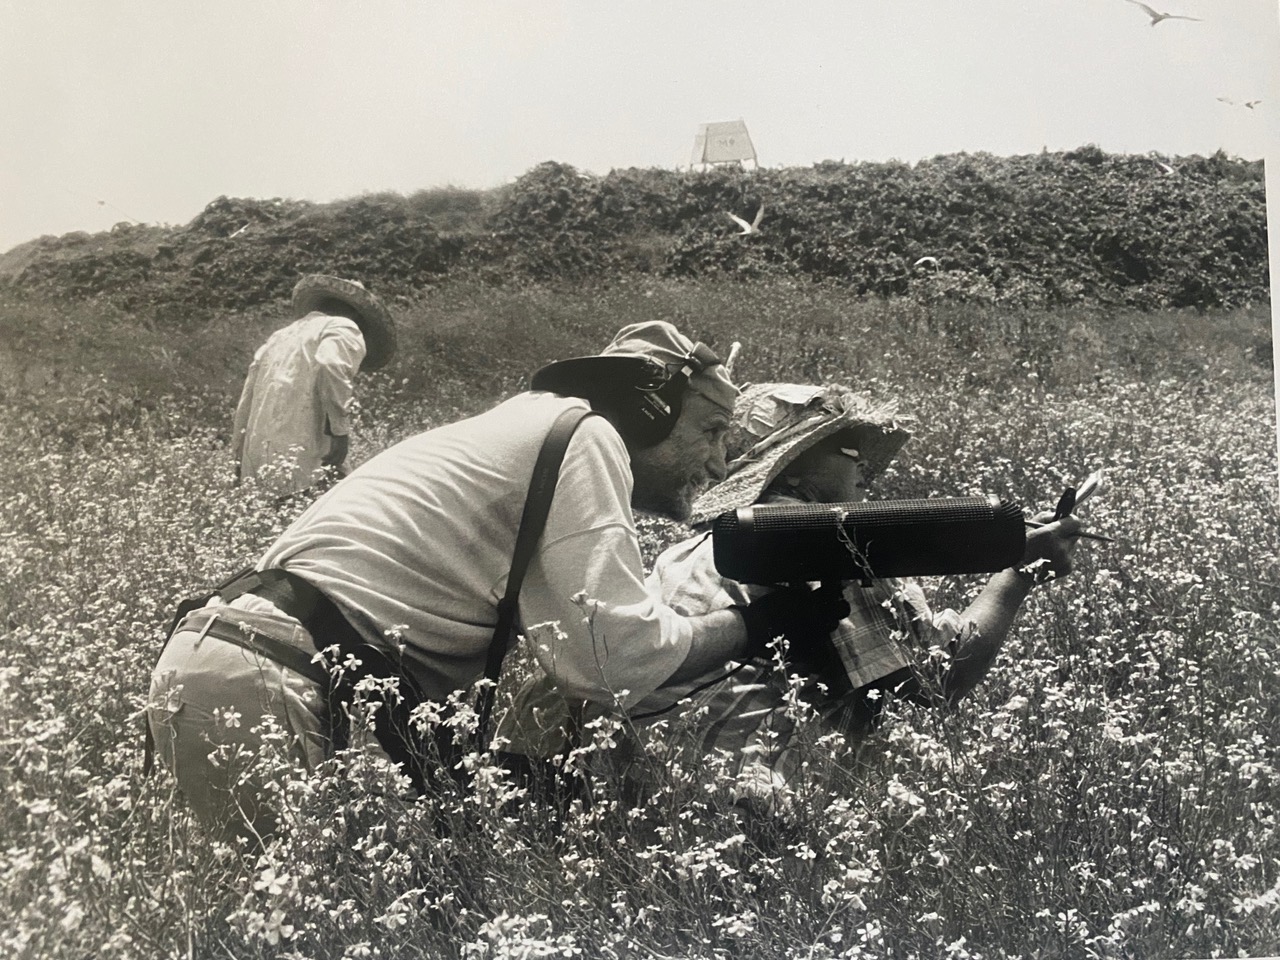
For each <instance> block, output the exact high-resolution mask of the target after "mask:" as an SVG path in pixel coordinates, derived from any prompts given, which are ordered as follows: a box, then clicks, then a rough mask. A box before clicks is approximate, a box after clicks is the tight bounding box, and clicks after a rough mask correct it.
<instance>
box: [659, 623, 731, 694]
mask: <svg viewBox="0 0 1280 960" xmlns="http://www.w3.org/2000/svg"><path fill="white" fill-rule="evenodd" d="M689 621H690V623H691V624H692V625H693V643H692V645H690V647H689V653H688V655H687V656H686V657H685V658H684V662H683V663H682V664H680V667H679V669H678V670H676V672H675V673H674V674H672V675H671V678H670V679H669V680H668V681H667V682H668V683H671V682H673V681H674V682H683V681H687V680H693V679H695V678H697V677H700V676H702V675H703V674H706V673H710V672H712V671H713V670H720V669H723V667H724V665H725V664H726V663H728V662H729V661H730V660H736V659H741V657H742V655H743V651H744V650H745V649H746V646H747V627H746V624H745V622H744V621H743V619H742V614H740V613H738V612H737V611H735V610H727V609H726V610H717V611H715V612H714V613H708V614H704V615H702V616H700V617H690V618H689Z"/></svg>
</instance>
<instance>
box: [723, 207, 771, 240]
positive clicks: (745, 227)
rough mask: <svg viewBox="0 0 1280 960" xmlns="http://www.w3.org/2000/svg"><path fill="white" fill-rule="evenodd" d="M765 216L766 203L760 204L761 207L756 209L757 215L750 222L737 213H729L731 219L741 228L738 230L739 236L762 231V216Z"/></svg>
mask: <svg viewBox="0 0 1280 960" xmlns="http://www.w3.org/2000/svg"><path fill="white" fill-rule="evenodd" d="M763 216H764V204H763V203H762V204H760V209H759V210H757V211H756V217H755V219H754V220H752V221H751V222H750V223H747V221H745V220H743V219H742V218H741V217H740V216H738V215H737V214H736V213H730V214H728V217H729V219H730V220H732V221H733V222H734V223H736V224H737V225H738V226H739V227H741V229H740V230H739V231H738V235H739V236H746V235H747V234H749V233H759V232H760V218H761V217H763Z"/></svg>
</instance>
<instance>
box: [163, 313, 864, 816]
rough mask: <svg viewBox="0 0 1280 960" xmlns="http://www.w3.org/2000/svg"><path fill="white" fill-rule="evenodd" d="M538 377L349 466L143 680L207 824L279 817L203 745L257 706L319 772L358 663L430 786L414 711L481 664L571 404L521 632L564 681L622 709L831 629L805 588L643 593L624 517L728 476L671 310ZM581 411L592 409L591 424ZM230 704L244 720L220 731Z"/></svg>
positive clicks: (242, 740)
mask: <svg viewBox="0 0 1280 960" xmlns="http://www.w3.org/2000/svg"><path fill="white" fill-rule="evenodd" d="M533 386H534V388H535V389H532V390H530V391H528V392H525V393H521V394H519V395H517V396H515V397H512V398H511V399H509V400H507V401H505V402H504V403H502V404H500V405H498V406H497V407H495V408H494V409H492V410H490V411H488V412H486V413H483V414H480V415H479V416H476V417H472V418H470V419H467V420H463V421H460V422H458V423H454V424H450V425H447V426H443V427H439V428H437V429H434V430H429V431H427V432H425V433H422V434H419V435H417V436H414V437H411V438H410V439H408V440H405V441H403V442H402V443H400V444H397V445H396V446H394V447H392V448H390V449H388V450H386V451H384V452H383V453H381V454H379V455H377V456H375V457H373V458H372V459H370V460H368V461H367V462H365V463H364V464H362V465H361V466H360V467H359V468H358V469H357V470H355V471H354V472H353V473H351V474H350V476H349V477H347V478H346V479H345V480H344V481H343V482H342V483H340V484H338V485H337V486H336V487H334V488H333V489H332V490H330V491H329V492H328V493H327V494H325V495H324V496H323V497H322V498H320V499H319V500H317V501H316V502H315V503H314V504H312V506H311V507H310V508H309V509H308V510H307V511H306V512H305V513H304V514H303V515H302V516H301V517H299V518H298V520H297V521H296V522H295V523H294V524H293V525H292V526H291V527H289V528H288V529H287V530H286V531H285V532H284V534H283V535H282V536H281V537H280V538H279V539H278V540H277V541H276V542H275V543H274V544H273V545H272V546H271V547H270V548H269V549H268V550H267V551H266V553H265V555H264V556H263V557H262V559H261V560H260V561H259V563H258V565H257V570H256V571H255V572H253V573H251V574H248V575H246V576H244V577H242V578H239V579H238V580H236V581H234V582H232V583H230V584H228V585H224V586H223V587H222V588H221V592H220V595H219V596H217V597H215V598H213V599H212V600H210V601H209V603H208V604H207V605H206V606H204V607H201V608H199V609H197V610H195V611H194V612H191V613H189V614H188V615H187V616H186V617H185V619H183V620H182V622H181V623H180V624H179V625H178V626H177V629H176V630H175V631H174V633H173V634H172V636H171V638H170V639H169V641H168V643H167V646H166V647H165V650H164V652H163V654H162V655H161V657H160V660H159V663H158V664H157V666H156V668H155V670H154V673H153V676H152V688H151V702H150V707H149V711H148V713H149V717H148V719H149V723H150V728H151V730H152V733H153V736H154V738H155V741H156V744H157V750H158V754H159V756H160V758H161V760H162V761H163V762H164V763H165V764H166V765H167V766H168V767H169V769H170V770H172V772H173V773H174V775H175V776H176V778H177V782H178V784H179V786H180V787H181V789H182V790H183V792H184V793H185V794H186V796H187V798H188V799H189V801H190V802H191V804H192V807H193V809H194V811H195V813H196V814H197V816H198V817H199V818H200V819H201V820H202V821H203V822H204V823H206V824H207V825H208V826H210V827H211V828H213V829H215V830H217V831H219V832H222V833H224V834H241V835H247V836H250V837H251V838H257V839H262V838H265V837H266V836H268V835H269V834H271V833H272V832H273V831H275V830H277V829H279V825H280V822H281V817H280V813H281V811H279V810H277V809H273V808H272V806H271V804H270V803H268V802H267V801H268V798H267V797H265V796H264V795H263V790H262V788H261V785H260V784H257V783H255V782H253V781H252V780H248V781H244V780H240V779H237V778H233V777H231V776H229V774H228V770H227V767H226V765H225V764H220V763H218V762H217V761H216V760H211V759H210V753H211V750H213V749H214V748H216V747H219V746H224V747H227V748H234V747H237V746H243V747H247V748H249V749H251V750H252V749H254V748H255V747H256V746H257V734H256V733H255V732H254V731H255V729H256V728H258V727H259V725H260V724H261V723H262V721H263V720H264V718H268V717H270V718H273V719H274V721H275V722H276V724H278V725H279V726H280V727H282V728H283V729H284V731H285V733H286V738H287V742H288V745H289V749H290V751H291V755H292V756H293V758H294V759H295V760H296V762H297V763H298V764H300V765H301V766H303V767H306V768H314V767H315V765H316V764H318V763H319V762H321V761H322V760H323V759H325V758H326V757H328V756H330V755H331V754H332V752H333V750H334V749H335V746H336V745H341V736H342V733H341V729H342V725H341V720H342V714H343V711H344V703H345V702H349V698H350V687H351V685H352V683H351V681H352V680H353V679H358V677H359V676H361V675H364V676H373V677H375V678H377V677H394V678H396V679H397V680H399V681H400V682H401V690H402V691H403V692H406V693H407V694H408V695H409V700H408V703H403V704H400V705H399V706H398V707H397V705H396V704H395V703H394V702H390V703H389V704H388V706H387V710H386V713H385V716H384V718H383V719H380V720H379V722H378V726H377V730H376V733H377V736H378V740H379V742H380V743H381V745H382V747H383V748H384V749H385V750H386V752H387V753H388V754H389V755H390V756H391V758H392V760H394V761H397V762H399V763H401V765H402V767H403V769H404V771H405V773H407V774H408V775H409V776H410V778H411V780H412V781H413V782H414V784H415V786H416V787H417V788H418V789H419V791H422V790H424V789H426V785H427V782H428V779H429V775H430V771H428V770H424V769H422V767H421V765H420V759H421V757H422V755H423V753H424V750H423V749H422V744H420V743H415V740H414V737H415V733H414V729H413V727H414V725H413V724H410V723H409V722H408V718H407V713H408V710H409V709H411V706H412V702H413V700H419V699H420V700H424V701H427V700H430V701H443V700H445V699H446V698H447V697H448V696H449V695H450V694H451V693H453V692H454V691H458V690H462V689H465V688H467V687H468V686H469V685H470V684H472V683H473V682H474V681H476V680H477V679H478V678H479V677H480V676H481V675H482V674H483V673H484V672H485V665H486V656H487V654H488V652H489V650H490V646H491V643H492V641H493V640H494V638H495V628H496V627H497V625H498V623H499V617H500V613H502V612H503V611H504V610H505V609H506V608H507V607H509V603H508V604H504V603H503V598H504V596H505V595H506V594H507V592H508V591H507V587H508V577H509V574H510V573H511V571H512V569H513V552H514V551H515V548H516V542H517V532H518V530H519V529H520V527H521V524H522V515H523V514H524V512H525V510H526V503H527V502H528V500H529V499H530V482H531V477H532V476H533V475H534V472H535V462H536V461H537V460H538V458H539V452H540V451H541V450H542V449H543V443H544V439H545V438H547V437H548V435H549V434H550V433H551V432H552V430H553V428H556V424H557V423H558V422H561V421H562V420H563V419H564V418H566V417H567V418H570V419H579V418H580V422H579V423H578V424H577V426H576V429H574V430H573V431H572V433H571V435H570V439H569V441H568V445H567V448H566V449H565V452H564V457H563V462H562V464H561V465H560V467H559V471H558V480H556V481H555V483H554V497H553V498H552V500H551V503H550V509H549V513H548V514H547V516H546V520H545V525H544V527H543V529H542V530H541V535H540V536H539V537H538V539H537V542H536V546H535V548H534V549H533V550H532V552H531V556H530V557H529V560H528V563H527V568H526V572H525V575H524V579H523V586H522V588H521V589H520V591H519V595H518V602H517V604H516V606H515V609H514V613H515V626H516V627H517V628H520V629H522V628H523V625H525V624H538V623H545V622H556V623H558V624H559V625H560V631H559V633H558V636H559V638H560V639H559V640H558V641H557V645H556V648H555V649H554V650H551V651H548V652H547V655H546V658H545V662H546V663H547V664H548V669H549V673H550V676H551V677H552V678H553V680H554V682H555V684H556V686H557V689H560V690H563V691H566V693H567V694H568V695H569V696H571V697H574V698H578V699H580V700H584V701H590V702H598V703H601V704H606V705H608V706H609V707H611V708H614V707H620V708H622V709H627V708H630V707H631V706H633V705H634V704H635V703H637V702H638V701H640V700H642V699H643V698H645V697H647V696H649V695H650V694H651V693H652V692H653V691H654V690H655V689H657V688H658V687H659V686H661V685H662V684H664V683H672V682H677V683H678V682H682V681H684V680H686V679H688V678H692V677H697V676H702V675H704V674H706V673H707V672H708V671H714V670H716V669H719V668H721V667H722V665H723V664H724V663H725V662H726V661H728V660H731V659H735V658H737V659H741V658H743V657H748V656H751V655H753V653H754V652H756V651H755V650H754V648H753V647H752V646H751V645H750V641H749V637H750V638H753V639H754V638H758V637H760V636H764V635H766V634H771V632H772V630H773V629H774V625H776V624H777V623H778V622H781V620H783V619H785V620H786V621H788V622H798V621H801V620H804V621H806V622H808V621H812V622H813V623H814V624H815V630H816V631H817V632H819V633H822V634H825V633H826V632H829V631H830V630H831V629H832V628H833V627H834V625H835V624H836V623H837V622H838V621H839V619H840V618H841V617H842V616H843V615H844V614H845V613H846V612H847V606H845V605H844V603H843V601H840V602H833V601H832V600H829V599H819V598H818V597H817V596H816V595H814V596H812V597H800V596H797V597H791V598H789V599H787V600H786V601H784V602H783V603H781V604H780V603H778V602H777V601H774V602H773V603H769V604H764V605H762V606H757V605H754V604H753V605H748V606H747V607H745V608H744V609H743V610H729V609H719V610H710V611H706V612H704V613H699V614H697V615H693V616H687V615H684V614H681V613H679V612H677V611H676V610H674V609H672V608H671V607H670V606H668V605H666V604H664V603H662V602H660V601H659V600H657V599H656V598H655V597H654V596H653V595H651V594H650V593H649V592H648V590H647V588H646V585H645V580H644V572H643V569H642V566H641V557H640V550H639V544H638V541H637V536H636V527H635V521H634V515H633V508H634V509H638V510H645V511H649V512H652V513H655V514H658V515H661V516H666V517H670V518H673V519H685V518H687V517H688V516H689V513H690V511H691V509H692V505H693V501H694V499H695V498H696V497H697V496H698V494H699V493H700V492H701V491H702V490H703V489H704V488H705V487H706V486H707V485H708V484H709V483H711V482H713V481H716V480H720V479H723V477H724V476H725V470H726V465H725V442H726V437H727V435H728V432H729V428H730V425H731V423H732V414H733V406H734V401H735V399H736V396H737V393H738V390H737V388H736V387H735V386H734V385H733V383H732V382H731V380H730V378H729V376H728V375H727V374H726V372H725V368H724V365H723V364H722V363H721V362H720V361H719V360H718V359H717V358H716V357H715V355H714V354H712V353H711V351H710V350H709V349H708V348H706V347H705V346H703V345H702V344H694V343H692V342H691V341H690V340H689V339H688V338H686V337H685V336H683V335H682V334H681V333H679V332H678V331H677V330H676V329H675V328H674V327H673V326H671V325H670V324H668V323H665V322H647V323H641V324H634V325H632V326H629V327H626V328H624V329H623V330H622V331H620V332H619V333H618V335H617V336H616V337H615V338H614V340H613V342H612V343H610V344H609V346H608V347H606V348H605V349H604V350H603V351H602V352H601V353H600V354H599V355H598V356H593V357H579V358H575V359H571V360H565V361H560V362H558V363H554V364H551V365H550V366H549V367H546V368H544V369H543V370H541V371H539V373H538V374H537V375H535V377H534V380H533ZM592 408H594V411H595V412H597V413H598V414H599V416H591V415H585V414H586V413H587V412H588V411H589V410H591V409H592ZM556 429H558V428H556ZM582 596H585V597H587V598H590V600H591V601H598V603H593V604H591V606H592V608H593V613H592V617H591V620H590V622H588V621H587V620H585V619H584V616H583V609H582V607H581V606H580V605H579V603H580V601H579V602H578V603H576V602H575V598H580V597H582ZM332 646H336V647H337V648H338V649H339V651H340V654H341V655H340V657H339V662H342V660H343V659H345V658H346V657H347V656H348V655H352V656H354V657H355V658H356V659H358V660H359V661H361V664H362V666H361V668H360V669H357V670H354V671H352V670H349V671H347V672H346V674H344V677H345V679H344V680H343V681H342V682H339V683H326V677H325V676H324V674H323V673H322V672H318V671H317V669H316V668H317V667H318V666H319V665H318V664H315V663H312V657H313V656H314V655H315V653H316V651H318V650H324V649H326V648H329V647H332ZM350 674H354V677H353V676H350ZM229 711H230V712H231V713H234V714H235V715H236V720H237V722H236V724H235V725H232V724H228V723H225V722H220V721H222V720H224V719H225V718H226V717H227V716H229V715H230V714H229ZM335 738H336V739H335Z"/></svg>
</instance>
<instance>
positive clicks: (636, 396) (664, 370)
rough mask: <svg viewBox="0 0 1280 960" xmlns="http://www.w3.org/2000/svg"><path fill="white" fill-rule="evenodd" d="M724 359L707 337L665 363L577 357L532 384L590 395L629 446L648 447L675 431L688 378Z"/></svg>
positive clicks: (612, 356)
mask: <svg viewBox="0 0 1280 960" xmlns="http://www.w3.org/2000/svg"><path fill="white" fill-rule="evenodd" d="M721 362H722V361H721V360H720V358H719V357H717V356H716V355H715V353H714V351H712V349H711V348H710V347H708V346H707V345H706V344H704V343H696V344H694V346H693V351H692V352H691V353H690V354H689V355H688V356H687V357H685V358H684V359H682V360H680V361H678V362H676V363H672V364H667V365H665V366H664V365H663V364H661V363H659V362H658V361H657V360H654V359H653V358H651V357H644V356H639V355H635V354H632V355H627V354H609V355H605V356H595V357H577V358H575V359H572V360H561V361H559V362H557V363H552V364H548V365H547V366H545V367H543V368H542V369H541V370H539V371H538V372H537V373H535V374H534V375H533V380H532V381H531V382H530V388H531V389H533V390H550V391H552V392H553V393H558V394H561V395H562V396H566V397H581V398H583V399H584V400H587V401H589V402H590V403H591V406H592V409H594V410H597V411H599V412H600V413H603V414H606V415H607V416H608V417H609V418H610V420H612V421H613V423H614V426H616V427H617V428H618V432H619V433H620V434H622V438H623V439H624V440H625V441H626V442H627V445H628V446H630V447H633V448H635V449H639V450H643V449H644V448H646V447H652V446H656V445H657V444H659V443H661V442H662V441H663V440H665V439H666V438H667V437H668V436H670V434H671V431H672V429H673V428H674V427H675V425H676V421H677V420H679V419H680V411H681V410H683V409H684V395H685V388H686V387H687V386H688V383H689V378H690V377H692V376H693V375H694V374H695V373H701V372H702V371H703V370H708V369H710V368H711V367H714V366H716V365H717V364H719V363H721Z"/></svg>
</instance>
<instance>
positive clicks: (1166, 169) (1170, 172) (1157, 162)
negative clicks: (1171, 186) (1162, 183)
mask: <svg viewBox="0 0 1280 960" xmlns="http://www.w3.org/2000/svg"><path fill="white" fill-rule="evenodd" d="M1152 162H1153V163H1154V164H1155V165H1156V166H1157V167H1159V168H1160V169H1161V170H1163V171H1164V172H1165V176H1169V177H1172V176H1173V175H1174V174H1175V173H1176V172H1177V171H1176V170H1174V169H1173V167H1171V166H1169V165H1168V164H1167V163H1165V162H1164V161H1163V160H1153V161H1152Z"/></svg>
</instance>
